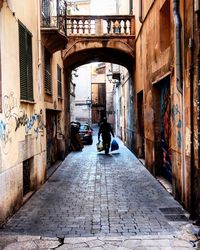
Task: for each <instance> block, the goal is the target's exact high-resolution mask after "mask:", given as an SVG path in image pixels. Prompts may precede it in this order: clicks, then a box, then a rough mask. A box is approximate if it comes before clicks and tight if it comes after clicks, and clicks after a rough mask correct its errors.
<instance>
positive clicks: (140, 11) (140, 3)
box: [139, 0, 143, 23]
mask: <svg viewBox="0 0 200 250" xmlns="http://www.w3.org/2000/svg"><path fill="white" fill-rule="evenodd" d="M139 21H140V22H141V23H142V22H143V20H142V0H140V2H139Z"/></svg>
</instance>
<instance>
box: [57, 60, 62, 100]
mask: <svg viewBox="0 0 200 250" xmlns="http://www.w3.org/2000/svg"><path fill="white" fill-rule="evenodd" d="M61 72H62V70H61V67H60V66H59V65H57V83H58V97H62V77H61Z"/></svg>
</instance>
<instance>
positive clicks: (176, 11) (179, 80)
mask: <svg viewBox="0 0 200 250" xmlns="http://www.w3.org/2000/svg"><path fill="white" fill-rule="evenodd" d="M173 17H174V24H175V32H176V33H175V54H176V57H175V60H176V62H175V65H176V68H175V70H176V88H177V90H178V92H179V93H180V106H181V122H182V123H181V124H182V126H181V163H182V164H181V165H182V171H181V173H182V177H181V178H182V191H181V192H182V194H181V200H182V201H183V200H184V197H185V157H184V100H183V99H184V96H183V77H182V76H183V72H182V51H181V30H182V23H181V17H180V1H179V0H173Z"/></svg>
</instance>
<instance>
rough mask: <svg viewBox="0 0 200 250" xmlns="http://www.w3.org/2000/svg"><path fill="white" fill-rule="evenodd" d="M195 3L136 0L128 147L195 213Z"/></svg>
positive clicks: (196, 176) (196, 149)
mask: <svg viewBox="0 0 200 250" xmlns="http://www.w3.org/2000/svg"><path fill="white" fill-rule="evenodd" d="M196 2H198V1H190V0H189V1H172V0H158V1H151V0H149V1H143V0H141V1H136V3H135V4H136V5H135V15H136V63H135V69H134V88H135V102H134V104H135V107H136V110H137V112H136V116H135V123H136V128H135V130H136V135H135V146H134V150H135V151H136V152H137V154H138V155H140V156H141V157H143V158H145V165H146V167H147V168H148V169H149V171H150V172H151V173H152V174H153V175H155V176H160V175H161V176H164V178H166V179H167V180H168V181H169V182H171V184H172V189H173V195H174V197H175V198H176V199H177V200H178V201H179V202H181V203H182V204H184V206H185V207H186V208H187V209H188V210H189V211H190V212H191V213H192V214H198V211H197V210H198V202H199V180H198V172H199V170H198V168H199V163H198V129H197V112H198V98H199V97H198V93H197V92H198V91H197V66H198V65H197V53H198V52H197V50H198V48H199V40H198V32H197V30H198V27H197V24H198V22H197V14H196V13H195V11H194V6H195V3H196Z"/></svg>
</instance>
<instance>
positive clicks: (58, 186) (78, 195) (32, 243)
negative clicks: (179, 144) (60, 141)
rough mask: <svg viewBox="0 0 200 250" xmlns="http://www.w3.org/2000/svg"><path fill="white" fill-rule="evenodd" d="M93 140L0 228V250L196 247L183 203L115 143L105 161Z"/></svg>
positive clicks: (74, 153)
mask: <svg viewBox="0 0 200 250" xmlns="http://www.w3.org/2000/svg"><path fill="white" fill-rule="evenodd" d="M94 139H95V140H94V143H93V145H91V146H85V147H84V149H83V151H81V152H72V153H70V154H69V155H68V156H67V157H66V159H65V160H64V162H63V163H62V164H61V166H60V167H59V168H58V169H57V170H56V171H55V173H54V174H53V175H52V176H51V177H50V178H49V179H48V181H47V182H46V183H45V184H44V185H43V186H42V187H41V188H40V190H38V191H37V192H36V193H35V194H34V195H33V196H32V198H31V199H30V200H29V201H28V202H27V203H26V204H25V205H24V206H23V207H22V208H21V209H20V210H19V211H18V212H17V213H16V214H15V215H14V216H13V217H12V218H11V219H10V220H9V221H8V222H7V224H6V225H5V226H4V228H3V229H1V230H0V234H1V236H0V249H1V246H2V248H3V247H5V248H4V249H7V250H8V249H74V248H76V249H85V248H86V249H88V248H90V249H95V250H98V249H99V250H100V249H110V250H112V249H190V248H191V249H194V244H192V242H191V241H193V242H194V241H195V240H196V237H195V236H193V233H192V232H191V230H193V227H192V225H191V222H190V221H189V220H188V214H187V213H186V212H185V211H184V210H183V208H182V207H181V205H180V204H179V203H178V202H177V201H175V200H174V198H173V197H172V196H171V195H170V194H169V193H168V192H167V191H166V190H165V189H164V188H163V187H162V186H161V185H160V183H158V181H157V180H156V179H155V178H154V177H153V176H151V174H150V173H149V172H148V171H147V170H146V169H145V168H144V166H143V165H142V164H141V162H140V161H139V160H138V159H137V158H136V157H135V156H134V155H133V154H132V153H131V152H130V151H129V150H128V149H127V148H126V147H125V146H124V145H123V143H122V142H121V141H120V140H119V139H117V141H118V142H119V145H120V149H119V151H116V152H113V153H110V155H104V154H103V153H97V152H96V148H95V145H96V142H97V138H96V136H95V137H94ZM184 227H187V230H185V229H184V230H183V228H184ZM188 228H189V229H188ZM183 232H184V233H183ZM183 235H186V237H185V238H183ZM47 237H51V238H47ZM26 244H28V247H25V245H26ZM6 246H7V247H6ZM17 246H18V248H17ZM58 246H59V247H58ZM133 246H134V247H133ZM147 246H148V247H147ZM9 247H10V248H9ZM20 247H21V248H20ZM23 247H25V248H23ZM40 247H41V248H40Z"/></svg>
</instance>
